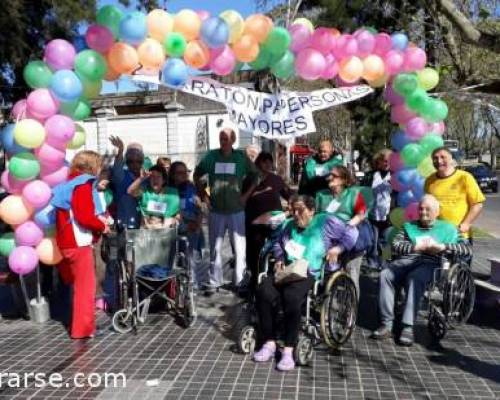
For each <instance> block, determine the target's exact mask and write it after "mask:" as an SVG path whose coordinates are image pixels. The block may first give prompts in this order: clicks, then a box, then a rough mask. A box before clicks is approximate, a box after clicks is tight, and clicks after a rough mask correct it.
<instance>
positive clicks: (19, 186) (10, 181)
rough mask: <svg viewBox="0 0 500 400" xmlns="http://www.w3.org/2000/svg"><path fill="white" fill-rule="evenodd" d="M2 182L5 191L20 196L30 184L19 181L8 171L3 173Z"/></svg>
mask: <svg viewBox="0 0 500 400" xmlns="http://www.w3.org/2000/svg"><path fill="white" fill-rule="evenodd" d="M0 180H1V183H2V186H3V187H4V189H5V190H7V192H9V193H11V194H20V193H21V192H22V191H23V189H24V187H25V186H26V185H27V184H28V182H29V181H20V180H17V179H16V178H14V177H13V176H12V175H10V174H9V170H8V169H6V170H5V171H3V172H2V177H1V179H0Z"/></svg>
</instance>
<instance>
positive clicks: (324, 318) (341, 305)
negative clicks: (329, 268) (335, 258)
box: [320, 271, 358, 348]
mask: <svg viewBox="0 0 500 400" xmlns="http://www.w3.org/2000/svg"><path fill="white" fill-rule="evenodd" d="M357 310H358V299H357V295H356V287H355V286H354V282H353V281H352V279H351V278H350V277H349V275H347V274H346V273H345V272H343V271H339V272H336V273H334V274H333V275H332V276H331V277H330V279H329V280H328V283H327V285H326V288H325V298H324V299H323V302H322V304H321V313H320V326H321V333H322V334H323V338H324V339H325V342H326V344H327V345H328V346H329V347H332V348H338V347H340V346H341V345H343V344H344V343H345V342H347V340H349V338H350V337H351V335H352V333H353V331H354V327H355V326H356V316H357Z"/></svg>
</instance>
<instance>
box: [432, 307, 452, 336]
mask: <svg viewBox="0 0 500 400" xmlns="http://www.w3.org/2000/svg"><path fill="white" fill-rule="evenodd" d="M427 329H429V333H430V334H431V335H432V337H433V338H434V339H437V340H441V339H443V338H444V337H445V335H446V332H447V331H448V328H447V326H446V321H445V319H444V317H443V316H441V315H439V313H438V312H437V311H436V310H435V309H431V311H430V313H429V321H428V322H427Z"/></svg>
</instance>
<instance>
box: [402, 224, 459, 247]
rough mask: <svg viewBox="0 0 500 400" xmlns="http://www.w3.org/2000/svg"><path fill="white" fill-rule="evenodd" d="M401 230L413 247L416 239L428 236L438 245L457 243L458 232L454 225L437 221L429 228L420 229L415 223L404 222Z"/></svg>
mask: <svg viewBox="0 0 500 400" xmlns="http://www.w3.org/2000/svg"><path fill="white" fill-rule="evenodd" d="M403 229H404V230H405V232H406V234H407V235H408V237H409V238H410V240H411V242H412V243H413V245H415V244H416V243H417V240H418V238H420V237H426V236H430V237H432V238H433V239H434V240H435V241H436V242H437V243H439V244H447V243H457V242H458V230H457V228H456V226H455V225H453V224H451V223H449V222H446V221H442V220H439V219H437V220H436V221H435V222H434V225H432V227H431V228H428V229H425V228H421V227H420V226H419V224H418V222H416V221H412V222H405V223H404V224H403Z"/></svg>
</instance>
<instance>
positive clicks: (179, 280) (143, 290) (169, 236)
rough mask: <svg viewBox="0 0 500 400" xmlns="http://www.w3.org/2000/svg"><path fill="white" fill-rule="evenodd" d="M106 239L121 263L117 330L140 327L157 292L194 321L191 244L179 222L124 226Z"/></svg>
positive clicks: (186, 324) (186, 323)
mask: <svg viewBox="0 0 500 400" xmlns="http://www.w3.org/2000/svg"><path fill="white" fill-rule="evenodd" d="M103 245H104V246H105V247H106V249H105V251H106V252H108V253H109V255H110V258H113V257H114V258H116V261H117V267H118V278H117V287H116V296H117V310H116V312H115V313H114V314H113V317H112V325H113V328H114V329H115V330H116V331H117V332H119V333H129V332H131V331H132V330H134V331H137V329H138V325H139V324H144V323H145V322H146V318H147V316H148V313H149V308H150V305H151V302H152V300H153V299H157V298H161V299H162V300H163V301H165V303H166V305H167V309H169V310H170V311H173V313H174V315H175V316H176V317H177V318H178V320H179V321H180V323H181V324H182V325H183V326H184V327H185V328H188V327H190V326H192V325H193V324H194V322H195V320H196V315H197V314H196V304H195V300H194V288H193V271H192V267H191V264H190V260H189V256H188V251H189V244H188V240H187V238H186V237H183V236H179V235H178V232H177V227H174V228H162V229H124V230H123V231H121V232H118V233H112V234H111V235H109V236H108V238H106V240H105V242H104V243H103Z"/></svg>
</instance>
